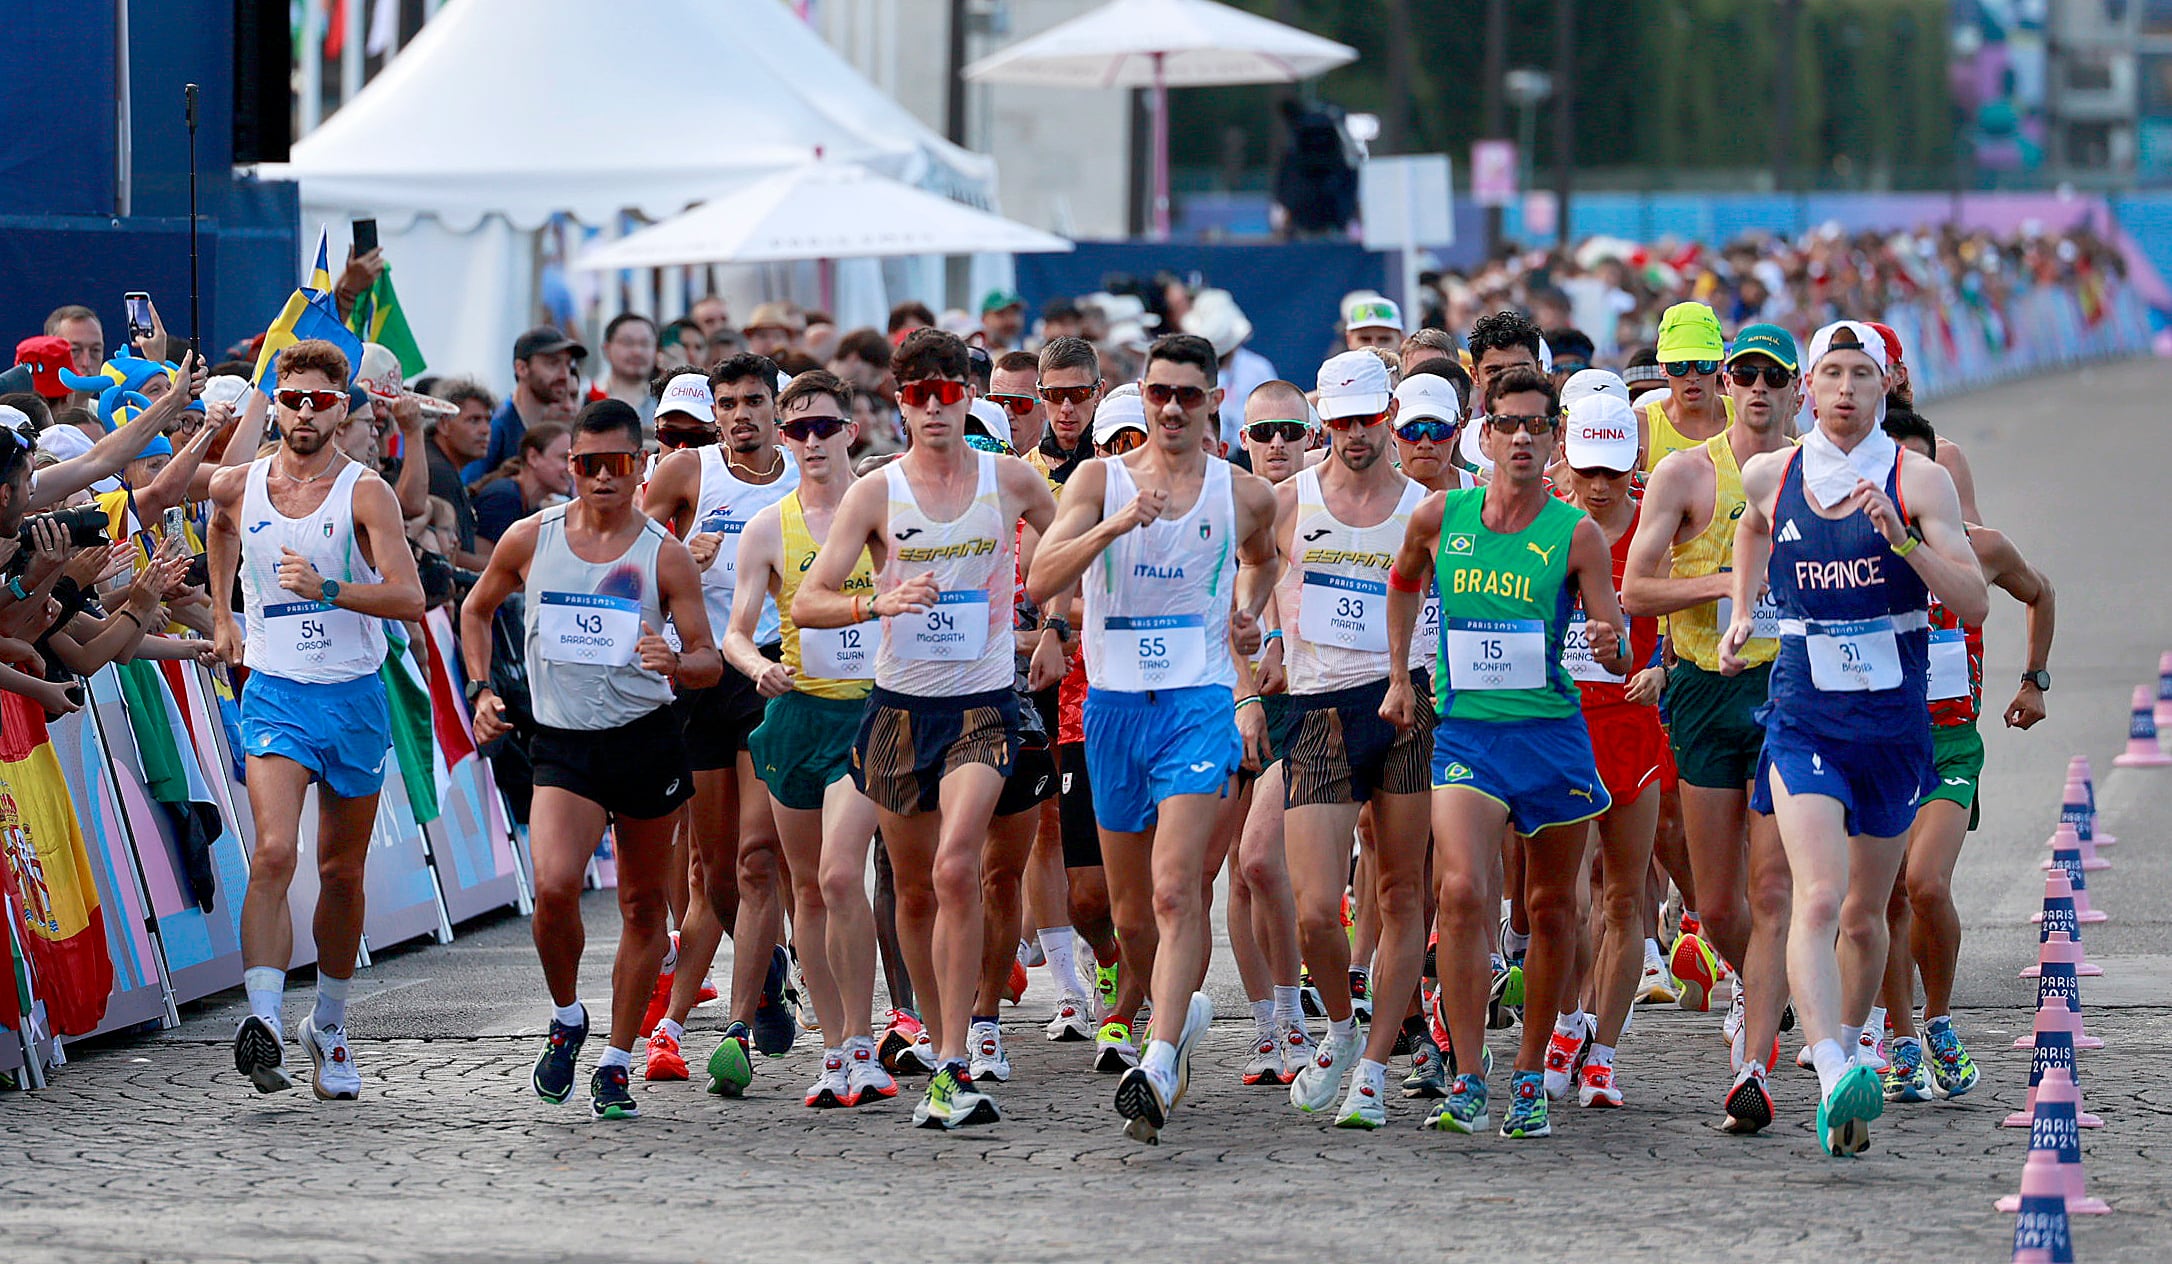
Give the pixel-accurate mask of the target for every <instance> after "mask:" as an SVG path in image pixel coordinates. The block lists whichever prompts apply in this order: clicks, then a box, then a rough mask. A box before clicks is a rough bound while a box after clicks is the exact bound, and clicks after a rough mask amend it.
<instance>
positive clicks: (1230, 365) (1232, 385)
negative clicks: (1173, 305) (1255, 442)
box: [1182, 290, 1279, 457]
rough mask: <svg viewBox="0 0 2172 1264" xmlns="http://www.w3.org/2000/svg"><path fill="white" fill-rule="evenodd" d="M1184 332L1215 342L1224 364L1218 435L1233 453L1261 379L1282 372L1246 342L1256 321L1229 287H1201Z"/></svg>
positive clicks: (1238, 449)
mask: <svg viewBox="0 0 2172 1264" xmlns="http://www.w3.org/2000/svg"><path fill="white" fill-rule="evenodd" d="M1182 324H1183V326H1184V332H1186V333H1189V334H1198V335H1199V336H1200V337H1202V338H1204V339H1206V340H1207V341H1208V342H1211V343H1213V344H1214V354H1215V355H1216V356H1217V357H1219V358H1220V361H1221V365H1222V418H1221V428H1220V429H1221V432H1220V435H1219V436H1218V437H1219V439H1220V441H1221V442H1222V444H1223V445H1224V449H1223V450H1224V451H1225V452H1228V453H1229V454H1231V455H1232V456H1233V457H1234V456H1235V455H1236V454H1237V453H1239V452H1241V451H1242V450H1243V446H1244V444H1243V440H1244V435H1243V430H1244V407H1245V402H1246V401H1247V400H1249V399H1251V398H1252V392H1253V391H1255V390H1257V389H1258V388H1259V386H1260V384H1261V383H1264V382H1272V381H1274V380H1275V379H1276V378H1277V377H1278V376H1279V375H1278V374H1277V373H1276V372H1275V366H1274V364H1273V363H1272V362H1271V361H1269V360H1268V359H1267V357H1266V356H1263V355H1261V354H1260V353H1259V352H1257V351H1254V350H1252V349H1251V348H1250V347H1247V346H1246V345H1245V344H1246V343H1247V342H1249V341H1250V340H1251V338H1252V322H1251V321H1250V320H1249V319H1247V318H1246V316H1245V314H1244V309H1243V308H1241V307H1239V306H1237V300H1236V299H1234V298H1231V297H1230V294H1229V291H1228V290H1201V291H1199V293H1197V294H1195V295H1193V296H1192V305H1191V310H1189V311H1187V312H1185V313H1184V320H1183V322H1182Z"/></svg>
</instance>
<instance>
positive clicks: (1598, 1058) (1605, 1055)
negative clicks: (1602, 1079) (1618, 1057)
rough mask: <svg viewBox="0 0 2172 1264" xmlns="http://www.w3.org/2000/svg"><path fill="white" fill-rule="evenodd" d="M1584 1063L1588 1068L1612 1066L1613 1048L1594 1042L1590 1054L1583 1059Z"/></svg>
mask: <svg viewBox="0 0 2172 1264" xmlns="http://www.w3.org/2000/svg"><path fill="white" fill-rule="evenodd" d="M1584 1062H1585V1064H1586V1065H1589V1066H1603V1067H1610V1066H1613V1065H1614V1046H1612V1045H1602V1044H1598V1043H1596V1042H1594V1043H1593V1044H1592V1046H1591V1054H1590V1056H1588V1057H1586V1058H1585V1059H1584Z"/></svg>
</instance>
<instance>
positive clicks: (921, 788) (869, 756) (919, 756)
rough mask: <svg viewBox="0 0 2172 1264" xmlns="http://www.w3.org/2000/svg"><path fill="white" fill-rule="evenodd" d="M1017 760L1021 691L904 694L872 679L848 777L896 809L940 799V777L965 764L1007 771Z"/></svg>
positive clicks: (912, 810)
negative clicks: (931, 694)
mask: <svg viewBox="0 0 2172 1264" xmlns="http://www.w3.org/2000/svg"><path fill="white" fill-rule="evenodd" d="M1017 762H1018V695H1017V694H1016V693H1013V692H1012V691H1011V690H1009V689H991V690H989V691H987V692H986V693H972V694H961V695H958V696H956V697H927V696H921V695H916V694H901V693H897V692H894V691H892V690H889V689H884V688H883V687H881V686H880V685H877V686H876V687H875V689H874V691H873V692H872V693H870V694H868V696H867V711H866V712H865V713H864V714H863V715H862V716H861V718H860V732H859V736H858V737H857V738H856V739H854V741H853V744H852V780H853V783H854V784H855V785H857V786H859V788H860V793H862V794H864V795H866V796H867V797H868V798H870V799H872V800H874V802H875V806H876V807H878V808H881V809H883V810H884V811H887V812H895V813H897V814H898V815H900V816H912V815H915V814H917V813H921V812H933V811H935V810H936V809H937V808H938V807H939V806H940V805H941V794H942V783H943V778H944V777H945V776H946V775H948V774H949V773H950V772H951V771H952V770H953V769H957V768H962V767H964V766H965V765H967V764H986V765H988V766H989V767H990V768H993V769H995V770H996V771H997V772H998V773H1000V774H1002V775H1003V776H1005V777H1008V776H1010V775H1011V772H1012V769H1013V766H1014V765H1015V764H1016V763H1017Z"/></svg>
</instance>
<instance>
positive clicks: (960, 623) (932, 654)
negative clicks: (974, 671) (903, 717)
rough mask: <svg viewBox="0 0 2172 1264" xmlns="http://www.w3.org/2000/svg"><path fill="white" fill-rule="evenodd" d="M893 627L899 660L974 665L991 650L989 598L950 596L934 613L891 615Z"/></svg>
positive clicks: (944, 596)
mask: <svg viewBox="0 0 2172 1264" xmlns="http://www.w3.org/2000/svg"><path fill="white" fill-rule="evenodd" d="M1005 582H1008V581H1005ZM889 627H890V636H891V638H892V640H893V643H894V644H893V648H895V649H896V651H897V656H898V657H899V658H903V659H910V660H912V661H915V662H938V663H970V662H972V661H973V660H975V659H977V658H979V657H980V652H981V651H982V650H983V649H986V648H987V646H988V594H987V593H985V592H978V591H974V592H964V591H960V592H946V593H944V594H942V595H941V596H940V597H938V598H936V602H935V605H934V607H933V608H931V609H928V610H923V611H921V612H920V613H919V614H896V615H891V616H890V625H889Z"/></svg>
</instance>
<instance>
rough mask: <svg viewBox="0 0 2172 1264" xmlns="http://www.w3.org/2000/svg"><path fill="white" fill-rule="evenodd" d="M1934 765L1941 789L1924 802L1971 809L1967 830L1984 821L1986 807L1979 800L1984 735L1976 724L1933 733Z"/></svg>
mask: <svg viewBox="0 0 2172 1264" xmlns="http://www.w3.org/2000/svg"><path fill="white" fill-rule="evenodd" d="M1931 761H1932V763H1933V765H1934V766H1935V768H1936V769H1937V772H1938V788H1937V789H1936V790H1933V791H1931V792H1930V793H1929V794H1927V795H1924V796H1923V801H1924V802H1926V803H1927V802H1929V801H1930V800H1932V799H1946V800H1949V801H1951V802H1954V803H1958V804H1960V805H1961V806H1962V807H1964V808H1967V809H1968V827H1969V828H1970V829H1975V828H1976V826H1977V825H1978V824H1979V823H1981V822H1982V820H1983V804H1982V802H1981V801H1979V800H1978V799H1977V797H1976V787H1977V783H1978V782H1980V781H1982V780H1983V734H1981V733H1979V732H1977V731H1976V722H1975V721H1974V720H1970V721H1969V722H1968V723H1966V724H1953V725H1947V726H1944V727H1934V728H1932V729H1931Z"/></svg>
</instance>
